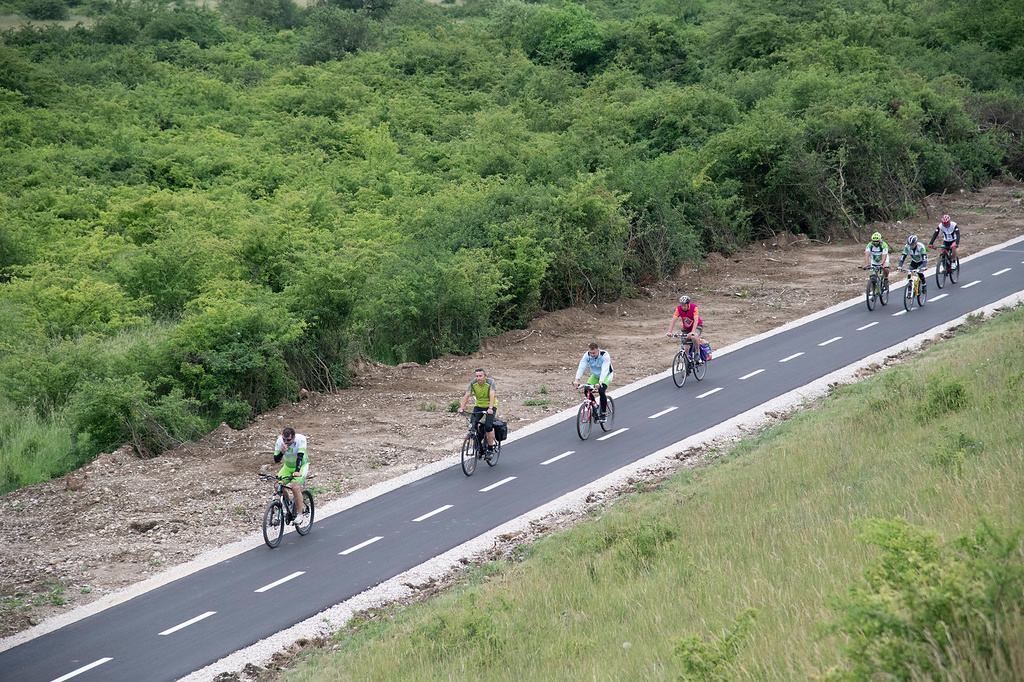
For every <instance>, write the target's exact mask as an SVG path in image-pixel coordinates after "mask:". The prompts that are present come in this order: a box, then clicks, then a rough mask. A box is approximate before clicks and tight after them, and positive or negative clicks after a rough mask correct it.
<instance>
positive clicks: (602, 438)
mask: <svg viewBox="0 0 1024 682" xmlns="http://www.w3.org/2000/svg"><path fill="white" fill-rule="evenodd" d="M624 431H629V429H628V428H622V429H619V430H618V431H612V432H611V433H609V434H608V435H607V436H601V437H600V438H598V440H608V439H609V438H611V437H612V436H617V435H619V434H620V433H622V432H624Z"/></svg>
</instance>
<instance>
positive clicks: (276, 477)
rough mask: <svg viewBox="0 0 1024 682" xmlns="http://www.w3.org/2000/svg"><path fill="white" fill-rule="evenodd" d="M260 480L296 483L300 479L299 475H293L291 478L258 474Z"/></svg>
mask: <svg viewBox="0 0 1024 682" xmlns="http://www.w3.org/2000/svg"><path fill="white" fill-rule="evenodd" d="M256 475H257V476H259V477H260V478H265V479H266V480H268V481H282V482H284V481H294V480H295V479H296V478H299V476H298V474H291V475H290V476H278V475H276V474H256Z"/></svg>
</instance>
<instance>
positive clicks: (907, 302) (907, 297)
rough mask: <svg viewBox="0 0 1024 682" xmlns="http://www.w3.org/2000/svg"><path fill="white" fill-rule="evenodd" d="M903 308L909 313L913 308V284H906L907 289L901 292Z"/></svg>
mask: <svg viewBox="0 0 1024 682" xmlns="http://www.w3.org/2000/svg"><path fill="white" fill-rule="evenodd" d="M903 307H904V308H905V309H906V311H907V312H908V313H909V312H910V309H911V308H913V307H914V283H913V282H912V281H910V282H907V288H906V289H904V290H903Z"/></svg>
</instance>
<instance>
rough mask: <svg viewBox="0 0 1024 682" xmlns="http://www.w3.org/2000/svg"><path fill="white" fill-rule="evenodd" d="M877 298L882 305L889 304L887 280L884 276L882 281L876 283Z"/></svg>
mask: <svg viewBox="0 0 1024 682" xmlns="http://www.w3.org/2000/svg"><path fill="white" fill-rule="evenodd" d="M878 300H879V301H881V302H882V305H889V280H888V279H886V278H884V277H883V278H882V283H881V284H879V285H878Z"/></svg>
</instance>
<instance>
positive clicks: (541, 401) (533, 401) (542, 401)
mask: <svg viewBox="0 0 1024 682" xmlns="http://www.w3.org/2000/svg"><path fill="white" fill-rule="evenodd" d="M550 404H551V401H550V400H548V399H547V398H527V399H526V400H524V401H523V405H526V406H527V407H536V406H540V407H547V406H549V405H550Z"/></svg>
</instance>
